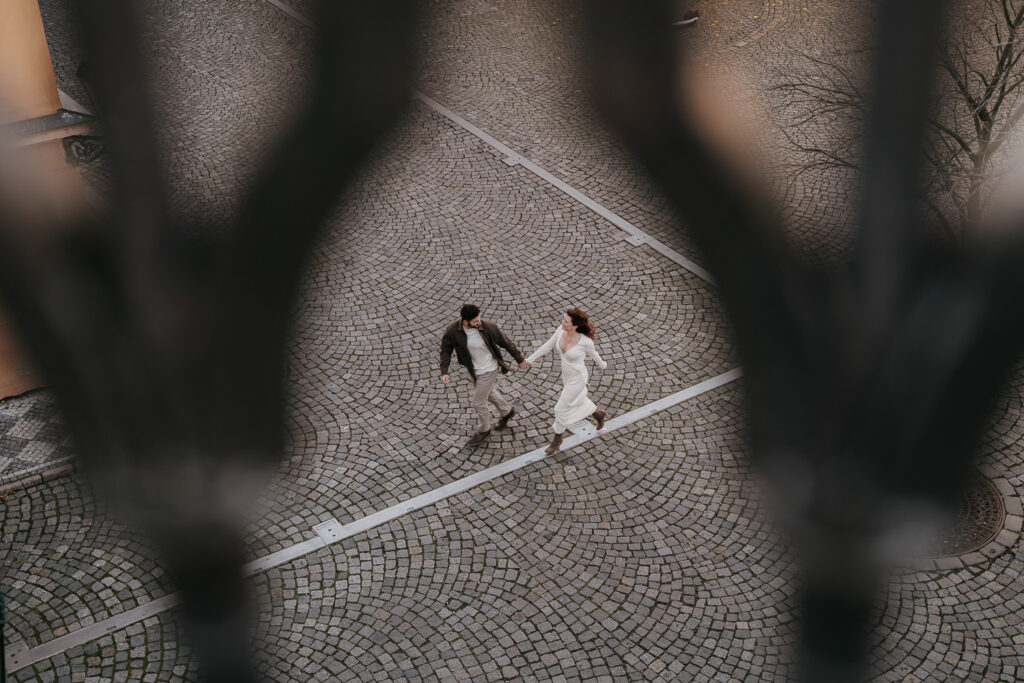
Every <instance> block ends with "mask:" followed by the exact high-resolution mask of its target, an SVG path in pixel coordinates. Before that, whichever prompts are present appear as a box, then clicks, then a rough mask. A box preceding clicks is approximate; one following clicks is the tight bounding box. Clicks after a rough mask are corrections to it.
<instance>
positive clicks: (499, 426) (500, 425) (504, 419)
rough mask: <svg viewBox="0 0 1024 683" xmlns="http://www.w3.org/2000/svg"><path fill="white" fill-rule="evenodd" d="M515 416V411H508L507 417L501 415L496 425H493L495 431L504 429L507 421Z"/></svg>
mask: <svg viewBox="0 0 1024 683" xmlns="http://www.w3.org/2000/svg"><path fill="white" fill-rule="evenodd" d="M515 414H516V409H515V408H513V409H512V410H510V411H508V414H507V415H502V416H501V419H500V420H498V424H496V425H494V428H495V429H504V428H505V427H507V426H508V421H509V420H511V419H512V416H513V415H515Z"/></svg>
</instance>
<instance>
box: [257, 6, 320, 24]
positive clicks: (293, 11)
mask: <svg viewBox="0 0 1024 683" xmlns="http://www.w3.org/2000/svg"><path fill="white" fill-rule="evenodd" d="M267 2H269V3H270V4H271V5H273V6H274V7H276V8H277V9H279V10H281V11H282V12H284V13H285V14H287V15H288V16H290V17H291V18H292V19H297V20H298V21H299V22H301V23H303V24H305V25H306V26H308V27H310V28H313V22H312V20H311V19H310V18H309V17H307V16H306V15H305V14H303V13H302V12H299V11H298V10H297V9H294V8H292V7H289V6H288V5H287V4H285V3H283V2H281V0H267Z"/></svg>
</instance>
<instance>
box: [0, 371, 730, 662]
mask: <svg viewBox="0 0 1024 683" xmlns="http://www.w3.org/2000/svg"><path fill="white" fill-rule="evenodd" d="M741 375H742V370H741V369H740V368H736V369H733V370H730V371H728V372H725V373H722V374H721V375H718V376H716V377H712V378H711V379H708V380H704V381H703V382H700V383H699V384H695V385H693V386H692V387H689V388H687V389H683V390H682V391H677V392H676V393H674V394H671V395H669V396H666V397H664V398H662V399H659V400H657V401H654V402H653V403H648V404H647V405H644V406H641V407H639V408H636V409H634V410H631V411H629V412H628V413H624V414H622V415H620V416H618V417H613V418H612V419H610V420H608V421H607V422H606V423H605V428H604V429H602V430H601V431H600V432H599V431H597V430H595V429H593V428H592V427H591V426H590V425H589V424H580V425H573V426H572V427H571V428H570V429H571V431H573V432H574V433H573V435H572V436H570V437H568V438H566V439H565V440H564V441H563V442H562V448H563V449H567V448H572V447H573V446H578V445H579V444H581V443H584V442H586V441H590V440H591V439H596V438H599V437H602V436H606V435H608V434H610V433H611V432H614V431H615V430H617V429H621V428H623V427H626V426H628V425H631V424H633V423H634V422H637V421H639V420H643V419H645V418H648V417H650V416H651V415H654V414H655V413H657V412H660V411H662V410H666V409H668V408H671V407H672V406H675V405H678V404H680V403H682V402H683V401H686V400H688V399H691V398H694V397H695V396H699V395H701V394H704V393H707V392H709V391H711V390H712V389H716V388H718V387H720V386H722V385H725V384H728V383H729V382H732V381H735V380H736V379H739V377H740V376H741ZM546 456H547V454H546V453H545V452H544V448H543V447H542V448H536V449H534V450H532V451H530V452H528V453H524V454H523V455H520V456H518V457H515V458H512V459H511V460H507V461H505V462H503V463H501V464H499V465H495V466H494V467H488V468H487V469H485V470H481V471H479V472H476V473H474V474H471V475H469V476H468V477H464V478H462V479H459V480H458V481H453V482H452V483H450V484H445V485H444V486H441V487H440V488H436V489H434V490H433V491H428V492H426V493H423V494H420V495H418V496H416V497H414V498H410V499H408V500H405V501H402V502H401V503H397V504H395V505H392V506H391V507H388V508H385V509H383V510H380V511H378V512H374V513H372V514H370V515H367V516H366V517H362V518H360V519H357V520H355V521H353V522H349V523H348V524H342V523H341V522H339V521H338V520H336V519H333V518H331V519H329V520H326V521H324V522H321V523H320V524H317V525H316V526H314V527H313V532H314V533H315V534H316V537H315V538H311V539H308V540H306V541H301V542H299V543H296V544H295V545H291V546H288V547H287V548H284V549H282V550H278V551H277V552H275V553H271V554H270V555H266V556H264V557H261V558H259V559H256V560H253V561H252V562H250V563H248V564H247V565H245V568H244V572H245V575H246V576H253V575H255V574H259V573H261V572H264V571H266V570H268V569H271V568H273V567H277V566H280V565H283V564H287V563H289V562H291V561H292V560H295V559H298V558H299V557H302V556H304V555H308V554H310V553H313V552H316V551H317V550H320V549H321V548H325V547H327V546H328V545H330V544H332V543H337V542H338V541H342V540H345V539H346V538H351V537H352V536H357V535H359V534H361V533H363V532H365V531H369V530H370V529H373V528H374V527H378V526H380V525H382V524H387V523H388V522H392V521H394V520H396V519H398V518H399V517H403V516H405V515H407V514H409V513H410V512H415V511H416V510H420V509H422V508H425V507H428V506H430V505H434V504H435V503H439V502H440V501H442V500H445V499H446V498H450V497H452V496H455V495H458V494H460V493H463V492H465V491H468V490H469V489H471V488H474V487H476V486H479V485H481V484H485V483H487V482H489V481H492V480H494V479H497V478H499V477H502V476H504V475H506V474H509V473H511V472H515V471H516V470H520V469H522V468H524V467H526V466H527V465H530V464H532V463H535V462H538V461H540V460H543V459H544V458H545V457H546ZM177 604H178V594H177V593H172V594H170V595H165V596H164V597H162V598H158V599H156V600H153V601H152V602H147V603H146V604H144V605H139V606H138V607H136V608H134V609H130V610H128V611H127V612H123V613H121V614H118V615H115V616H113V617H110V618H109V619H104V620H103V621H98V622H96V623H94V624H91V625H89V626H86V627H84V628H81V629H78V630H77V631H72V632H71V633H69V634H67V635H65V636H61V637H60V638H55V639H54V640H51V641H49V642H46V643H43V644H42V645H38V646H36V647H34V648H31V649H29V648H28V647H26V646H25V643H24V642H19V643H12V644H11V645H10V646H9V647H8V648H7V649H6V656H7V664H8V669H9V670H10V671H11V672H14V671H17V670H19V669H23V668H25V667H26V666H30V665H32V664H35V663H36V662H41V661H43V660H44V659H49V658H50V657H53V656H54V655H56V654H59V653H61V652H64V651H65V650H68V649H70V648H72V647H76V646H79V645H84V644H85V643H87V642H89V641H91V640H95V639H96V638H99V637H101V636H104V635H106V634H108V633H113V632H114V631H118V630H120V629H122V628H125V627H127V626H129V625H131V624H134V623H135V622H137V621H142V620H143V619H148V618H149V617H151V616H154V615H156V614H160V613H161V612H165V611H167V610H169V609H171V608H172V607H174V606H175V605H177Z"/></svg>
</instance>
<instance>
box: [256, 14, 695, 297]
mask: <svg viewBox="0 0 1024 683" xmlns="http://www.w3.org/2000/svg"><path fill="white" fill-rule="evenodd" d="M267 2H269V3H270V4H272V5H274V6H275V7H277V8H278V9H279V10H281V11H282V12H285V13H286V14H288V15H289V16H291V17H294V18H295V19H297V20H299V21H301V22H302V23H303V24H305V25H306V26H310V27H311V26H312V25H313V22H312V21H310V20H309V19H308V18H307V17H306V16H305V15H303V14H302V13H300V12H298V11H297V10H295V9H292V8H291V7H289V6H288V5H286V4H284V3H283V2H281V0H267ZM414 95H415V97H416V98H417V99H419V100H420V101H421V102H423V104H425V105H427V106H428V107H430V108H431V109H433V110H434V111H435V112H437V113H438V114H440V115H441V116H444V117H445V118H446V119H448V120H449V121H451V122H452V123H454V124H456V125H457V126H459V127H460V128H463V129H464V130H466V131H468V132H469V133H471V134H472V135H474V136H476V137H477V138H479V139H481V140H483V141H484V142H486V143H487V144H488V145H490V146H491V147H493V148H494V149H496V150H498V151H499V152H501V153H502V154H503V155H505V156H504V158H503V159H502V161H504V162H505V163H506V164H508V165H509V166H522V167H523V168H525V169H527V170H529V171H530V172H532V173H533V174H534V175H536V176H538V177H540V178H541V179H542V180H544V181H545V182H546V183H548V184H549V185H553V186H555V187H557V188H558V189H559V190H561V191H562V192H564V193H565V194H567V195H569V196H570V197H572V198H573V199H575V200H576V201H578V202H579V203H580V204H583V205H584V206H585V207H587V208H588V209H590V210H591V211H593V212H594V213H596V214H597V215H599V216H601V217H602V218H604V219H605V220H607V221H608V222H609V223H611V224H612V225H614V226H615V227H617V228H620V229H622V230H624V231H625V232H626V233H627V234H629V239H628V240H627V241H628V242H629V243H630V244H632V245H633V246H640V245H641V244H647V245H649V246H650V247H651V248H652V249H654V250H655V251H656V252H658V253H659V254H662V255H663V256H665V257H667V258H668V259H669V260H671V261H674V262H675V263H677V264H679V265H680V266H682V267H683V268H685V269H686V270H688V271H690V272H691V273H693V274H694V275H696V276H697V277H699V278H701V279H702V280H704V281H705V282H707V283H708V284H712V285H713V284H715V281H714V279H713V278H712V277H711V273H709V272H708V271H706V270H704V269H703V268H701V267H700V266H698V265H697V264H696V263H694V262H693V261H691V260H690V259H688V258H686V257H685V256H683V255H682V254H680V253H679V252H678V251H676V250H675V249H673V248H672V247H670V246H668V245H667V244H665V243H664V242H662V241H661V240H659V239H657V238H655V237H652V236H651V235H648V234H647V233H646V232H644V231H643V230H641V229H640V228H638V227H636V226H635V225H633V224H632V223H630V222H629V221H627V220H626V219H625V218H623V217H622V216H620V215H618V214H617V213H614V212H612V211H609V210H608V209H607V208H605V207H604V206H601V205H600V204H598V203H597V202H595V201H594V200H593V199H591V198H590V197H588V196H587V195H585V194H583V193H582V192H580V191H579V190H577V189H576V188H575V187H573V186H571V185H569V184H568V183H566V182H565V181H563V180H561V179H560V178H557V177H555V176H554V175H552V174H551V173H549V172H548V171H546V170H545V169H543V168H541V167H540V166H539V165H537V164H536V163H535V162H534V161H531V160H530V159H527V158H526V157H524V156H522V155H521V154H519V153H518V152H516V151H515V150H513V149H512V148H511V147H509V146H508V145H506V144H504V143H502V142H500V141H498V140H497V139H495V138H494V137H493V136H491V135H489V134H487V133H486V132H484V131H483V130H481V129H480V128H478V127H477V126H474V125H473V124H472V123H470V122H469V121H467V120H466V119H464V118H462V117H461V116H459V115H458V114H456V113H455V112H453V111H452V110H451V109H448V108H447V107H445V106H443V105H441V104H439V103H438V102H436V101H435V100H433V99H431V98H430V97H427V96H426V95H424V94H423V93H421V92H419V91H414Z"/></svg>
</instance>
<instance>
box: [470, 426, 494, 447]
mask: <svg viewBox="0 0 1024 683" xmlns="http://www.w3.org/2000/svg"><path fill="white" fill-rule="evenodd" d="M490 433H491V430H490V429H488V430H487V431H485V432H477V433H476V434H474V435H473V436H471V437H469V441H467V442H466V445H467V446H475V445H477V444H478V443H483V442H484V441H485V440H486V439H487V435H488V434H490Z"/></svg>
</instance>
